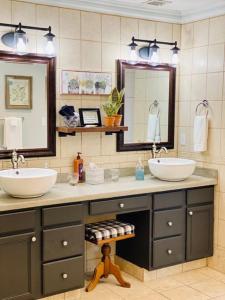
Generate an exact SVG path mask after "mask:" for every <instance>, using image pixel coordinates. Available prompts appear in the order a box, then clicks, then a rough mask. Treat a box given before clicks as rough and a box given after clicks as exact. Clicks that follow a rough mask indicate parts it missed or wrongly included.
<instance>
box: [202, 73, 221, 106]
mask: <svg viewBox="0 0 225 300" xmlns="http://www.w3.org/2000/svg"><path fill="white" fill-rule="evenodd" d="M223 75H224V74H223V72H220V73H208V74H207V96H206V97H207V99H208V100H222V99H223Z"/></svg>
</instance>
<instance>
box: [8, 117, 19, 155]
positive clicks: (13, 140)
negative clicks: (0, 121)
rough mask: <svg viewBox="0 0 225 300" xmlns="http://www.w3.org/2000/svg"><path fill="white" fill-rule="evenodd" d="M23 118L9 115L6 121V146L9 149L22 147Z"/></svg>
mask: <svg viewBox="0 0 225 300" xmlns="http://www.w3.org/2000/svg"><path fill="white" fill-rule="evenodd" d="M22 133H23V128H22V118H16V117H8V118H5V121H4V146H5V147H6V149H8V150H13V149H22V148H23V139H22Z"/></svg>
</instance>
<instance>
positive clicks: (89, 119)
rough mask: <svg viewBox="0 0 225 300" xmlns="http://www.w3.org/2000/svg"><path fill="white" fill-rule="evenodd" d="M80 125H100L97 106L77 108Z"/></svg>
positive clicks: (99, 114)
mask: <svg viewBox="0 0 225 300" xmlns="http://www.w3.org/2000/svg"><path fill="white" fill-rule="evenodd" d="M79 115H80V125H81V127H85V126H86V127H88V126H89V127H92V126H96V127H99V126H102V121H101V113H100V109H99V108H79Z"/></svg>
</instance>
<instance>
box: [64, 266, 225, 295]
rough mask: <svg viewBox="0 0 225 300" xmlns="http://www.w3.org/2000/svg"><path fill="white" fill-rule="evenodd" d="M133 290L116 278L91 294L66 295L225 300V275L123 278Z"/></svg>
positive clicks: (191, 273)
mask: <svg viewBox="0 0 225 300" xmlns="http://www.w3.org/2000/svg"><path fill="white" fill-rule="evenodd" d="M124 277H125V278H126V280H127V281H129V282H130V283H131V285H132V286H131V288H130V289H126V288H121V287H120V286H118V285H117V283H116V281H115V280H114V278H113V277H111V276H110V277H109V278H108V279H106V280H105V279H104V280H102V282H101V283H100V284H98V286H97V287H96V289H95V290H94V291H92V292H90V293H86V292H85V291H81V293H80V295H77V294H76V295H75V294H74V296H73V292H70V293H66V294H65V300H165V299H171V300H205V299H214V300H225V274H222V273H219V272H217V271H215V270H213V269H210V268H202V269H197V270H193V271H189V272H185V273H182V274H179V275H174V276H170V277H166V278H162V279H156V280H151V281H149V282H145V283H142V282H140V281H138V280H136V279H134V278H133V277H131V276H130V275H127V274H124Z"/></svg>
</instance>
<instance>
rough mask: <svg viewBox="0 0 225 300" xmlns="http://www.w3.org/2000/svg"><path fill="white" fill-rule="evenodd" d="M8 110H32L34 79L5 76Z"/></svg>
mask: <svg viewBox="0 0 225 300" xmlns="http://www.w3.org/2000/svg"><path fill="white" fill-rule="evenodd" d="M5 106H6V109H15V108H16V109H32V77H31V76H17V75H6V76H5Z"/></svg>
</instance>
